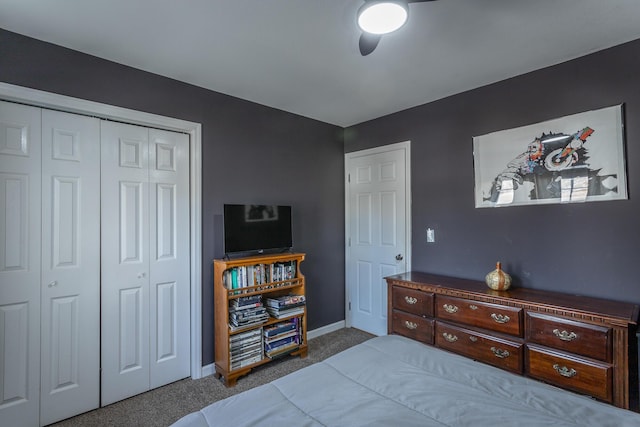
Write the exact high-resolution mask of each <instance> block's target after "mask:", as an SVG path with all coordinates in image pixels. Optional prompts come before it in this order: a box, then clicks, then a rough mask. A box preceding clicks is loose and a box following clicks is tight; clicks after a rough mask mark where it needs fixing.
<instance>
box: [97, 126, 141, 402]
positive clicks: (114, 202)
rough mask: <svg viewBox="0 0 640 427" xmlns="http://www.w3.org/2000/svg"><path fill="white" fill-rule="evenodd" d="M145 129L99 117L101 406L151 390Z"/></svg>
mask: <svg viewBox="0 0 640 427" xmlns="http://www.w3.org/2000/svg"><path fill="white" fill-rule="evenodd" d="M148 145H149V143H148V129H146V128H143V127H140V126H133V125H125V124H121V123H115V122H106V121H103V122H101V151H102V157H101V173H102V180H101V198H102V203H101V211H102V223H101V246H102V254H101V259H102V290H101V295H102V300H101V306H102V349H101V353H102V371H101V378H102V382H101V384H102V385H101V387H102V397H101V403H102V405H108V404H110V403H113V402H116V401H118V400H121V399H124V398H126V397H129V396H133V395H135V394H139V393H142V392H144V391H147V390H148V389H149V343H148V339H149V338H148V337H149V274H148V272H149V243H148V242H149V221H148V220H147V218H148V217H149V194H148V191H149V190H148V189H149V183H148V181H149V171H148V163H149V156H148V151H149V150H148Z"/></svg>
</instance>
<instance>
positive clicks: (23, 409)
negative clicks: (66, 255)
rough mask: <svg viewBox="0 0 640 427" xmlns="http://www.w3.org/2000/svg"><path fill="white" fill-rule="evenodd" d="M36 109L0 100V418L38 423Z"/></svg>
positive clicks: (38, 124)
mask: <svg viewBox="0 0 640 427" xmlns="http://www.w3.org/2000/svg"><path fill="white" fill-rule="evenodd" d="M40 134H41V113H40V109H39V108H35V107H27V106H24V105H18V104H12V103H8V102H2V101H0V203H1V206H0V420H2V423H3V424H4V423H6V425H11V426H34V425H38V424H39V405H40V396H39V395H40V305H41V302H40V287H41V280H40V221H41V217H40V215H41V199H40V194H41V188H40V186H41V183H40V180H41V167H40V166H41V145H40V139H41V138H40Z"/></svg>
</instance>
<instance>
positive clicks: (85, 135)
mask: <svg viewBox="0 0 640 427" xmlns="http://www.w3.org/2000/svg"><path fill="white" fill-rule="evenodd" d="M42 217H43V218H47V220H46V221H43V222H42V242H43V244H42V284H43V286H42V313H41V322H42V339H41V353H42V368H41V369H42V374H41V390H42V397H41V403H40V414H41V420H40V421H41V423H42V424H43V425H46V424H50V423H53V422H56V421H59V420H62V419H65V418H68V417H70V416H73V415H76V414H79V413H82V412H86V411H89V410H91V409H94V408H97V407H98V405H99V391H100V385H99V369H100V317H99V314H98V313H99V312H100V125H99V120H98V119H96V118H91V117H86V116H80V115H76V114H69V113H62V112H58V111H51V110H43V111H42Z"/></svg>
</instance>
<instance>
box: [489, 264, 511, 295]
mask: <svg viewBox="0 0 640 427" xmlns="http://www.w3.org/2000/svg"><path fill="white" fill-rule="evenodd" d="M484 281H485V282H487V286H489V287H490V288H491V289H493V290H494V291H506V290H507V289H509V286H511V276H509V275H508V274H507V273H505V272H504V271H502V264H501V263H500V261H498V262H497V263H496V269H495V270H493V271H492V272H490V273H489V274H487V276H486V277H485V278H484Z"/></svg>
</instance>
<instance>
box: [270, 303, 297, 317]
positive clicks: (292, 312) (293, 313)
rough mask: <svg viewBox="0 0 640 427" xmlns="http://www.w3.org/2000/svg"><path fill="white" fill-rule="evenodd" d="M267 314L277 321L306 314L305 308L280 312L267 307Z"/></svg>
mask: <svg viewBox="0 0 640 427" xmlns="http://www.w3.org/2000/svg"><path fill="white" fill-rule="evenodd" d="M267 312H268V313H269V315H270V316H271V317H273V318H276V319H284V318H286V317H291V316H297V315H300V314H304V306H303V307H294V308H289V309H286V310H280V309H277V308H273V307H267Z"/></svg>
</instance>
